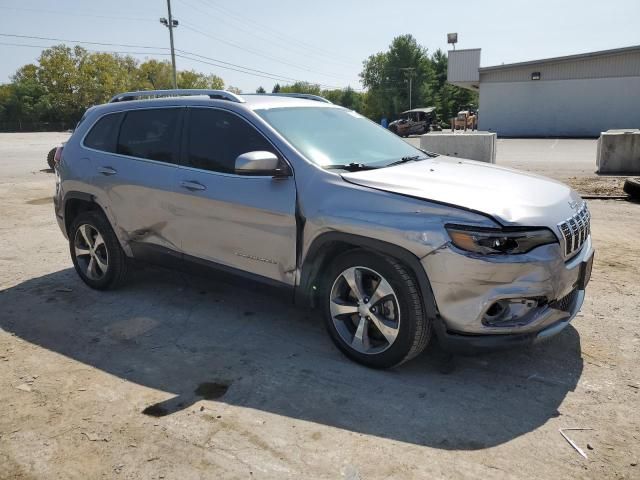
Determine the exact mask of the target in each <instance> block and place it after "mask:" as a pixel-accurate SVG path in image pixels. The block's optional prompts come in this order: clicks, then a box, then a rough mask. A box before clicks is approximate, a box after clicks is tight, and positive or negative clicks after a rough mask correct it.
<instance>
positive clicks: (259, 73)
mask: <svg viewBox="0 0 640 480" xmlns="http://www.w3.org/2000/svg"><path fill="white" fill-rule="evenodd" d="M0 36H2V37H13V38H25V39H31V40H48V41H54V42H67V43H77V44H86V45H100V46H109V47H127V48H142V49H151V50H165V52H162V53H158V52H148V53H149V54H155V55H169V53H168V52H166V50H168V48H167V47H155V46H150V45H134V44H128V43H109V42H91V41H84V40H70V39H65V38H56V37H41V36H35V35H17V34H10V33H0ZM12 45H13V46H27V45H23V44H12ZM33 46H34V47H36V45H33ZM37 47H38V48H50V47H51V45H38V46H37ZM94 51H106V50H94ZM176 51H178V52H181V53H182V54H183V55H176V56H179V57H181V58H185V59H188V60H192V61H195V62H200V63H204V64H208V65H212V66H216V67H219V68H223V69H227V70H233V71H236V72H240V73H246V74H248V75H253V76H260V77H263V78H268V79H271V80H276V81H279V82H282V81H286V82H303V81H304V80H300V79H296V78H293V77H287V76H285V75H279V74H276V73H271V72H267V71H264V70H257V69H254V68H250V67H245V66H242V65H238V64H235V63H231V62H225V61H223V60H219V59H217V58H213V57H208V56H205V55H200V54H198V53H194V52H190V51H187V50H181V49H176ZM112 53H126V52H112ZM131 54H140V55H143V54H144V53H141V52H131ZM185 55H190V56H192V57H199V58H200V59H206V60H209V61H211V62H216V63H210V62H206V61H203V60H199V59H198V58H190V57H187V56H185ZM308 83H313V84H315V82H308ZM318 85H320V86H321V87H325V88H332V89H337V88H340V87H336V86H332V85H325V84H318Z"/></svg>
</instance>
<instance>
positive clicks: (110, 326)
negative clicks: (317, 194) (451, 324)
mask: <svg viewBox="0 0 640 480" xmlns="http://www.w3.org/2000/svg"><path fill="white" fill-rule="evenodd" d="M61 138H63V135H58V134H28V135H27V134H24V135H17V134H0V404H1V405H2V406H3V408H2V410H1V412H2V413H1V414H0V479H9V478H11V479H14V478H17V479H32V478H33V479H41V478H65V479H88V478H127V479H154V478H166V479H180V480H187V479H200V478H242V479H245V478H258V479H260V478H269V479H271V478H274V479H276V478H277V479H283V478H296V479H297V478H327V479H336V478H345V479H349V480H356V479H369V478H372V479H373V478H375V479H377V478H394V479H395V478H416V479H418V478H485V479H493V478H527V477H528V478H548V479H558V478H593V479H602V478H629V479H631V478H640V466H638V461H639V460H640V413H639V412H638V405H639V404H640V403H639V400H640V390H639V388H640V376H639V372H640V362H639V360H640V333H639V325H638V323H639V320H638V319H639V318H640V306H639V303H640V302H639V300H640V292H639V287H638V285H640V243H638V238H637V236H638V232H639V231H640V204H634V203H629V202H623V201H591V202H590V203H589V205H590V208H591V211H592V215H593V224H592V231H593V236H594V242H595V246H596V249H597V252H596V260H595V266H594V271H593V278H592V282H591V284H590V286H589V289H588V293H587V299H586V302H585V304H584V307H583V309H582V312H581V313H580V314H579V316H578V317H577V318H576V319H575V320H574V322H573V323H572V325H571V326H570V327H568V328H567V329H565V330H564V331H563V332H562V333H561V334H560V335H559V336H558V337H556V338H554V339H552V340H551V341H549V342H547V343H545V344H542V345H539V346H536V347H532V348H528V349H524V350H519V351H509V352H500V353H493V354H489V355H483V356H476V357H456V358H454V359H449V358H447V357H446V356H444V355H442V353H441V352H438V351H437V349H434V350H432V351H430V352H428V353H426V354H424V355H422V356H421V357H419V358H417V359H416V360H414V361H412V362H410V363H408V364H406V365H403V366H402V367H400V368H398V369H396V370H393V371H383V372H380V371H373V370H369V369H366V368H363V367H360V366H358V365H356V364H354V363H352V362H350V361H348V360H346V359H345V358H344V357H343V356H342V355H340V353H339V352H338V351H337V350H336V349H335V348H334V347H333V345H332V344H331V342H330V340H329V338H328V336H327V335H326V333H325V331H324V328H323V327H322V325H321V324H320V322H319V319H318V318H317V316H316V315H315V314H313V313H310V312H307V311H305V310H299V309H296V308H294V307H292V306H291V305H290V304H289V303H288V302H286V301H285V300H281V299H278V298H275V297H273V296H271V295H269V293H268V292H266V291H261V290H259V289H250V290H248V289H245V288H242V287H241V286H239V285H234V284H229V283H225V282H222V281H215V280H211V279H203V278H200V277H195V276H188V275H186V274H180V273H175V272H169V271H165V270H161V269H154V268H150V267H146V268H142V269H140V270H138V271H136V273H135V274H134V275H133V278H131V280H130V281H129V282H128V284H127V285H126V286H125V287H124V288H123V289H121V290H119V291H116V292H107V293H100V292H95V291H92V290H90V289H88V288H86V287H85V286H84V285H83V284H82V283H81V282H80V280H79V279H78V278H77V276H76V275H75V273H74V271H73V270H72V266H71V261H70V259H69V253H68V247H67V244H66V242H65V240H64V238H63V237H62V235H61V233H60V232H59V230H58V227H57V225H56V222H55V219H54V216H53V211H52V204H51V194H52V189H53V185H54V180H53V175H51V174H50V173H47V172H45V171H41V169H43V168H44V167H45V165H46V164H45V156H46V152H47V151H48V149H49V148H50V147H51V145H52V144H53V143H55V142H56V141H58V140H59V139H61ZM569 175H571V172H569ZM575 176H580V175H579V174H576V175H575ZM571 427H580V428H589V429H590V430H581V431H569V432H567V434H568V435H569V436H570V438H572V439H573V440H574V441H575V443H576V444H577V445H578V446H579V447H580V448H582V449H583V450H584V452H585V453H586V454H587V456H588V459H584V458H583V457H581V456H580V455H579V454H578V452H577V451H576V450H574V449H573V448H572V447H571V446H570V445H569V443H568V442H567V441H566V440H565V439H564V438H563V437H562V436H561V435H560V433H559V431H558V429H560V428H571Z"/></svg>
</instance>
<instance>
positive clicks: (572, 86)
mask: <svg viewBox="0 0 640 480" xmlns="http://www.w3.org/2000/svg"><path fill="white" fill-rule="evenodd" d="M448 65H449V67H448V72H447V80H448V82H449V83H452V84H454V85H458V86H461V87H464V88H468V89H471V90H475V91H479V92H480V105H479V123H478V128H479V129H480V130H488V131H492V132H497V134H498V135H499V136H505V137H597V136H599V135H600V132H603V131H606V130H610V129H623V128H640V46H635V47H627V48H618V49H615V50H605V51H600V52H592V53H584V54H580V55H570V56H566V57H557V58H548V59H544V60H534V61H530V62H521V63H512V64H508V65H498V66H494V67H482V68H480V49H472V50H451V51H449V64H448Z"/></svg>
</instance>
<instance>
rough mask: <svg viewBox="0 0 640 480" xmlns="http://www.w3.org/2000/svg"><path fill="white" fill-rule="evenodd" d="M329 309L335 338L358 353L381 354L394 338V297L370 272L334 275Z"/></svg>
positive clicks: (396, 316) (396, 325)
mask: <svg viewBox="0 0 640 480" xmlns="http://www.w3.org/2000/svg"><path fill="white" fill-rule="evenodd" d="M329 307H330V312H331V319H332V321H333V325H334V326H335V328H336V330H337V332H338V334H339V335H340V337H341V338H342V340H343V341H344V342H345V343H346V344H347V345H349V346H350V347H351V348H353V349H354V350H356V351H357V352H359V353H364V354H377V353H382V352H384V351H385V350H387V349H388V348H389V347H391V345H392V344H393V343H394V342H395V340H396V338H397V336H398V332H399V330H400V308H399V304H398V297H397V296H396V293H395V292H394V290H393V288H392V287H391V285H390V284H389V282H388V281H387V280H386V279H385V278H384V277H383V276H382V275H380V274H379V273H378V272H376V271H374V270H372V269H370V268H367V267H360V266H356V267H350V268H347V269H346V270H344V271H343V272H342V273H341V274H340V275H338V277H337V278H336V280H335V281H334V282H333V286H332V287H331V293H330V298H329Z"/></svg>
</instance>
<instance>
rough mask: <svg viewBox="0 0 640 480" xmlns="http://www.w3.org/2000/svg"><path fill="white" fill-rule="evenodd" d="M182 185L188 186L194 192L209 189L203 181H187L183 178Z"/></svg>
mask: <svg viewBox="0 0 640 480" xmlns="http://www.w3.org/2000/svg"><path fill="white" fill-rule="evenodd" d="M180 186H181V187H182V188H186V189H187V190H191V191H192V192H195V191H197V190H206V189H207V187H205V186H204V185H202V184H201V183H198V182H193V181H187V180H183V181H182V182H180Z"/></svg>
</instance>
